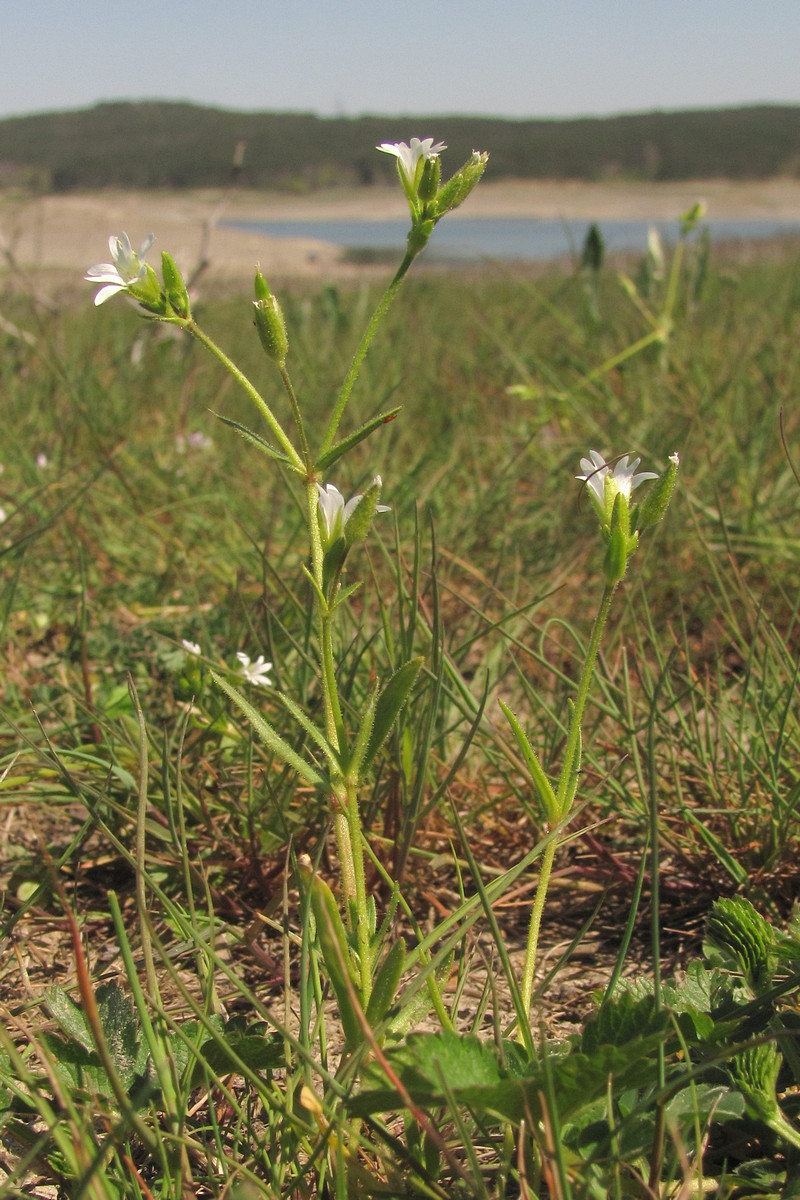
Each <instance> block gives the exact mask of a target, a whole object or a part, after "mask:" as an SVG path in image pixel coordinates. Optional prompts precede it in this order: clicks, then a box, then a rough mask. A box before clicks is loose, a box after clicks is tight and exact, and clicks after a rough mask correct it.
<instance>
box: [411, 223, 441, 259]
mask: <svg viewBox="0 0 800 1200" xmlns="http://www.w3.org/2000/svg"><path fill="white" fill-rule="evenodd" d="M435 224H436V221H435V220H427V221H415V222H414V224H413V225H412V226H411V229H410V230H409V233H408V238H407V239H406V244H407V246H408V253H409V254H410V255H412V256H414V257H415V256H416V255H417V254H419V252H420V250H424V249H425V247H426V246H427V244H428V239H429V238H430V236H431V234H432V233H433V227H434V225H435Z"/></svg>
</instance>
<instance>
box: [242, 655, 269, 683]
mask: <svg viewBox="0 0 800 1200" xmlns="http://www.w3.org/2000/svg"><path fill="white" fill-rule="evenodd" d="M236 657H237V658H238V660H239V662H240V663H241V669H242V674H243V675H244V677H245V679H246V680H247V682H248V683H254V684H256V686H257V687H270V681H269V679H268V675H269V673H270V671H271V670H272V663H271V662H265V660H264V655H263V654H259V656H258V658H257V659H256V661H255V662H251V661H250V659H249V657H248V656H247V655H246V654H245V653H244V651H242V650H237V652H236Z"/></svg>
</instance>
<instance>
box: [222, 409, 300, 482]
mask: <svg viewBox="0 0 800 1200" xmlns="http://www.w3.org/2000/svg"><path fill="white" fill-rule="evenodd" d="M214 416H215V417H216V418H217V420H218V421H222V423H223V425H230V427H231V429H235V430H236V432H237V433H238V434H240V436H241V437H243V438H244V440H245V441H246V442H249V443H250V445H251V446H255V447H256V449H257V450H260V451H261V452H262V454H268V455H269V457H270V458H276V459H277V460H278V462H282V463H285V464H286V466H289V467H292V470H294V466H293V464H292V461H291V459H290V458H289V457H288V456H287V455H286V454H284V453H283V452H282V451H281V450H275V449H274V447H272V446H270V444H269V442H267V441H265V440H264V438H262V437H260V436H259V434H257V433H253V431H252V429H248V428H247V426H246V425H242V424H241V422H240V421H232V420H231V418H230V417H223V416H222V414H221V413H214Z"/></svg>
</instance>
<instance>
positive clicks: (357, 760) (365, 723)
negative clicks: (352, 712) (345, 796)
mask: <svg viewBox="0 0 800 1200" xmlns="http://www.w3.org/2000/svg"><path fill="white" fill-rule="evenodd" d="M377 700H378V685H377V683H376V684H375V685H374V686H373V687H372V688H371V689H370V693H369V696H368V697H367V703H366V707H365V709H364V715H363V717H362V718H361V726H360V728H359V731H358V736H357V738H356V741H355V745H354V746H353V753H352V754H351V755H350V759H349V761H348V763H347V775H348V777H349V778H350V779H352V780H353V781H354V782H355V783H356V784H358V783H359V782H360V780H361V768H362V766H363V764H364V756H365V754H366V752H367V747H368V746H369V740H370V737H371V735H372V730H373V729H374V727H375V709H376V707H377Z"/></svg>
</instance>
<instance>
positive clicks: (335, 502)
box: [317, 475, 391, 543]
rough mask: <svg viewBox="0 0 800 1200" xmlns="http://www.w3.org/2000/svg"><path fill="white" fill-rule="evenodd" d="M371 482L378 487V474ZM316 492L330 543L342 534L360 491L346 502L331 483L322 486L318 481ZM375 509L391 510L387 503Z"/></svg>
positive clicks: (358, 498)
mask: <svg viewBox="0 0 800 1200" xmlns="http://www.w3.org/2000/svg"><path fill="white" fill-rule="evenodd" d="M372 483H373V486H374V485H375V484H377V485H378V487H380V486H381V477H380V475H376V476H375V478H374V479H373V481H372ZM317 492H318V493H319V496H318V500H319V507H320V509H321V511H322V516H323V519H324V521H325V533H326V534H327V541H328V542H329V543H332V542H335V541H336V539H337V538H339V537H341V536H342V535H343V533H344V527H345V525H346V524H347V522H348V521H349V520H350V517H351V516H352V515H353V513H354V512H355V510H356V506H357V505H358V502H359V500H360V499H361V492H357V493H356V495H355V496H351V497H350V499H349V500H348V501H347V503H346V504H345V501H344V496H343V495H342V493H341V492H340V491H339V489H338V488H337V487H334V485H333V484H332V483H326V484H325V486H324V487H323V486H322V484H320V483H318V484H317ZM375 511H376V512H390V511H391V510H390V507H389V505H388V504H379V505H378V507H377V508H376V510H375Z"/></svg>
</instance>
